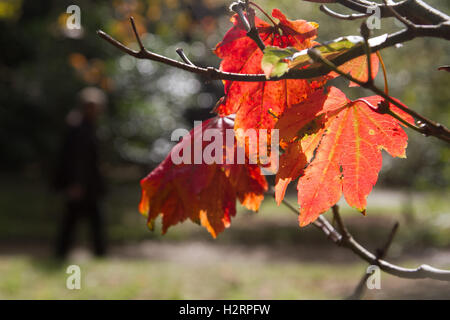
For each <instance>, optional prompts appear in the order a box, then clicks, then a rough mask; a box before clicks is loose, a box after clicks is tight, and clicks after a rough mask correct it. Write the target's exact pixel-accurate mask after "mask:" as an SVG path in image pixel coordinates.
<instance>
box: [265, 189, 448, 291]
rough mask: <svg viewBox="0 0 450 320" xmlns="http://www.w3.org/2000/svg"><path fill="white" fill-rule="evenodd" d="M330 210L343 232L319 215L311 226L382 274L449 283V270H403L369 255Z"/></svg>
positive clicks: (297, 211)
mask: <svg viewBox="0 0 450 320" xmlns="http://www.w3.org/2000/svg"><path fill="white" fill-rule="evenodd" d="M270 193H271V194H272V196H273V197H275V194H274V192H273V188H272V189H271V192H270ZM282 203H283V204H284V205H285V206H286V207H287V208H288V209H289V210H291V211H292V212H294V213H295V214H296V215H298V214H299V210H298V209H296V208H295V207H294V206H292V205H291V204H290V203H289V202H287V201H286V200H283V201H282ZM332 210H333V214H334V217H335V219H336V221H337V223H338V228H339V229H340V230H344V231H343V232H342V233H340V232H339V231H338V230H336V229H335V228H334V227H333V226H332V225H331V223H330V222H329V221H328V220H327V219H326V218H325V217H324V216H323V215H320V216H319V217H318V218H317V220H316V221H314V222H313V225H314V226H315V227H316V228H318V229H319V230H321V231H322V232H323V233H325V234H326V235H327V237H328V238H329V239H330V240H331V241H333V242H334V243H335V244H337V245H339V246H342V247H345V248H348V249H350V250H351V251H353V253H355V254H356V255H357V256H358V257H360V258H361V259H363V260H365V261H367V262H368V263H370V264H372V265H377V266H379V267H380V269H381V270H383V271H384V272H386V273H389V274H391V275H394V276H397V277H399V278H406V279H427V278H428V279H434V280H442V281H449V282H450V270H443V269H437V268H434V267H431V266H429V265H426V264H422V265H420V266H418V267H417V268H403V267H400V266H397V265H395V264H392V263H389V262H387V261H385V260H383V259H381V258H378V257H377V255H375V254H373V253H371V252H370V251H369V250H367V249H366V248H364V247H363V246H362V245H361V244H360V243H359V242H357V241H356V240H355V239H354V238H353V236H352V235H351V234H350V232H348V230H347V227H346V226H345V224H344V221H343V220H342V218H341V216H340V214H339V207H338V206H337V205H334V206H333V207H332ZM390 238H392V239H393V238H394V235H392V237H390ZM388 242H389V241H388ZM391 242H392V240H391ZM389 246H390V244H389ZM385 248H388V246H385ZM386 251H387V249H386Z"/></svg>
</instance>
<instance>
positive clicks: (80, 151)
mask: <svg viewBox="0 0 450 320" xmlns="http://www.w3.org/2000/svg"><path fill="white" fill-rule="evenodd" d="M106 101H107V99H106V95H105V93H104V92H103V91H102V90H100V89H97V88H94V87H87V88H85V89H83V90H82V91H81V92H80V93H79V106H78V108H76V109H74V110H72V111H71V112H70V113H69V114H68V116H67V119H66V122H67V126H68V131H67V134H66V136H65V139H64V142H63V144H62V148H61V153H60V157H59V160H58V165H57V170H56V177H55V187H56V188H57V189H58V190H60V191H62V192H63V193H64V196H65V202H66V212H65V215H64V216H63V217H62V220H61V225H60V229H59V234H58V237H57V242H56V248H55V249H56V256H57V257H58V258H65V257H66V256H67V254H68V252H69V250H70V248H71V246H72V244H73V241H74V234H75V229H76V226H77V224H78V222H79V221H80V220H83V219H84V220H87V221H88V222H89V225H90V231H91V236H92V241H93V245H94V253H95V255H96V256H103V255H105V253H106V239H105V232H104V221H103V218H102V214H101V211H100V206H99V202H100V199H101V197H102V196H103V195H104V192H105V187H104V181H103V177H102V174H101V172H100V168H99V159H98V143H97V138H96V127H97V119H98V117H99V116H100V114H101V113H102V112H103V111H104V109H105V108H106Z"/></svg>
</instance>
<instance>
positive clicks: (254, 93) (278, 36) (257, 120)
mask: <svg viewBox="0 0 450 320" xmlns="http://www.w3.org/2000/svg"><path fill="white" fill-rule="evenodd" d="M272 16H273V17H274V18H276V19H278V20H279V23H278V24H276V25H270V24H268V23H266V22H264V21H262V20H260V19H258V18H257V17H256V18H255V26H256V27H257V29H258V32H259V35H260V37H261V39H262V40H263V42H264V44H266V45H271V46H276V47H280V48H286V47H295V48H296V49H298V50H302V49H306V48H310V47H312V46H313V45H315V44H317V43H316V42H315V41H314V39H315V38H316V35H317V28H318V25H317V24H316V23H314V22H307V21H305V20H295V21H291V20H288V19H286V17H285V16H284V14H283V13H281V11H280V10H278V9H274V10H273V12H272ZM231 21H232V23H233V24H234V26H233V27H232V28H231V29H230V30H229V31H228V32H227V33H226V35H225V37H224V38H223V40H222V42H220V43H219V44H218V45H217V46H216V48H215V51H214V52H215V53H216V54H217V56H219V57H220V58H222V59H223V60H222V63H221V65H220V69H221V70H223V71H226V72H234V73H242V74H262V73H264V72H263V70H262V68H261V60H262V58H263V52H262V51H261V50H260V49H259V48H258V46H257V45H256V43H255V42H254V41H253V40H252V39H250V38H249V37H247V35H246V31H245V28H244V26H243V25H242V23H241V21H240V19H239V17H238V16H237V15H235V16H233V17H232V19H231ZM328 78H329V77H328V76H327V77H322V78H320V79H316V80H315V81H308V80H280V81H267V82H239V81H224V86H225V98H224V99H223V100H222V101H221V103H220V105H219V106H218V107H217V109H216V111H217V112H218V113H219V114H222V115H227V114H232V113H236V121H235V128H236V129H237V128H240V129H243V130H246V129H249V128H252V129H260V128H262V129H272V128H273V127H274V125H275V122H276V120H277V119H276V117H274V115H275V116H277V115H281V114H282V113H283V111H284V110H285V109H286V108H288V107H290V106H292V105H294V104H298V103H300V102H301V101H303V100H305V99H306V98H307V97H308V95H309V94H311V93H312V92H314V91H315V90H316V89H317V88H318V87H320V86H322V85H323V84H324V83H325V82H326V80H327V79H328ZM237 135H238V140H240V138H241V137H240V136H239V134H237Z"/></svg>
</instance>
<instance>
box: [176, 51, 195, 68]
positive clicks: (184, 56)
mask: <svg viewBox="0 0 450 320" xmlns="http://www.w3.org/2000/svg"><path fill="white" fill-rule="evenodd" d="M176 52H177V54H178V55H179V56H180V58H181V60H183V61H184V62H185V63H187V64H189V65H191V66H194V63H192V61H191V60H189V58H188V57H187V56H186V54H185V53H184V50H183V49H182V48H177V50H176Z"/></svg>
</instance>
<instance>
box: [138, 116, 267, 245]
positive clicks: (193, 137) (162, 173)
mask: <svg viewBox="0 0 450 320" xmlns="http://www.w3.org/2000/svg"><path fill="white" fill-rule="evenodd" d="M233 118H234V117H233V116H229V117H215V118H211V119H209V120H207V121H204V122H203V123H202V125H200V126H198V127H196V128H194V129H193V130H192V131H191V132H190V133H189V134H188V135H186V136H185V137H183V139H182V141H181V142H179V143H178V144H177V145H176V146H175V147H174V148H173V149H172V150H171V152H170V154H169V155H168V156H167V158H166V159H165V160H164V161H163V162H162V163H161V164H160V165H159V166H158V167H157V168H156V169H154V170H153V171H152V172H151V173H150V174H149V175H148V176H147V177H146V178H144V179H142V181H141V187H142V198H141V203H140V205H139V210H140V212H141V213H142V214H144V215H145V216H147V218H148V225H149V227H151V228H152V227H153V224H154V221H155V219H156V218H157V217H158V216H159V215H161V216H162V231H163V233H165V232H166V231H167V229H168V228H169V227H170V226H172V225H175V224H177V223H178V222H183V221H185V220H186V219H190V220H192V221H194V222H196V223H199V224H201V225H202V226H204V227H205V228H206V229H207V230H208V231H209V232H210V233H211V235H212V236H213V237H216V236H217V234H218V233H220V232H222V231H223V230H224V229H225V228H226V227H228V226H229V225H230V222H231V217H233V216H235V215H236V198H237V199H239V201H240V202H241V204H243V205H244V206H245V207H247V208H248V209H250V210H253V211H257V210H258V208H259V205H260V203H261V201H262V200H263V198H264V196H263V194H264V192H265V191H266V190H267V182H266V180H265V178H264V176H262V175H261V172H260V169H259V168H258V166H256V165H250V164H236V162H237V161H234V163H233V164H227V161H226V157H227V154H228V152H227V151H226V130H227V129H230V130H231V131H232V130H233V125H234V121H233ZM208 129H212V130H215V132H217V133H218V134H219V136H220V138H221V139H223V140H222V141H220V140H219V143H221V146H222V147H223V149H224V152H223V156H222V158H221V159H222V161H215V162H214V163H211V164H207V163H205V161H203V160H202V161H201V163H199V164H194V161H195V155H194V152H195V150H196V145H197V146H201V150H200V151H201V155H203V154H204V152H205V150H206V148H208V146H209V145H210V143H211V142H209V141H204V140H205V138H203V133H204V132H205V130H208ZM214 139H215V138H214ZM214 142H216V141H214ZM234 142H235V141H234ZM233 148H234V149H236V144H235V143H234V145H233ZM186 150H188V151H189V150H190V152H189V153H186V154H185V151H186ZM234 151H235V150H234ZM211 154H213V155H215V153H211ZM236 154H237V153H236V152H234V153H233V155H234V157H235V156H236ZM175 156H181V157H184V156H190V159H191V161H190V162H191V163H190V164H189V163H186V162H183V163H180V164H175V163H174V162H173V161H172V159H173V157H175ZM219 158H220V156H219ZM233 159H234V160H236V159H235V158H233ZM229 162H230V161H228V163H229ZM221 163H223V164H221Z"/></svg>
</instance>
